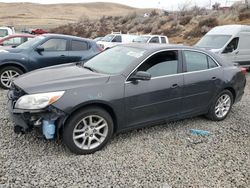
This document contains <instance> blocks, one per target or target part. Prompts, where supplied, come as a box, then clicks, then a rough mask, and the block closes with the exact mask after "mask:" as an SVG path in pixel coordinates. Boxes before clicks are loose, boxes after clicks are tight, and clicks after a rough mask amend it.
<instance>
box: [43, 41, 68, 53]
mask: <svg viewBox="0 0 250 188" xmlns="http://www.w3.org/2000/svg"><path fill="white" fill-rule="evenodd" d="M41 47H43V48H44V51H66V47H67V40H65V39H49V40H48V41H46V42H45V43H43V44H42V45H41Z"/></svg>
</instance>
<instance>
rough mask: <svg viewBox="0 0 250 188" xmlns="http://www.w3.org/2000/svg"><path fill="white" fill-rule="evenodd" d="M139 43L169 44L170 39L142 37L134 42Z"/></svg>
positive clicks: (150, 36) (152, 36)
mask: <svg viewBox="0 0 250 188" xmlns="http://www.w3.org/2000/svg"><path fill="white" fill-rule="evenodd" d="M133 42H138V43H160V44H168V43H169V42H168V37H166V36H162V35H141V36H138V37H137V38H135V39H134V40H133Z"/></svg>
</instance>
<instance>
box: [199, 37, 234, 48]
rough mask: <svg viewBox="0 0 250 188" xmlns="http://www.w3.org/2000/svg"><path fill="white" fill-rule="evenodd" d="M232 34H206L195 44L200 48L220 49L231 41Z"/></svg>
mask: <svg viewBox="0 0 250 188" xmlns="http://www.w3.org/2000/svg"><path fill="white" fill-rule="evenodd" d="M231 37H232V36H231V35H205V36H204V37H202V38H201V40H200V41H199V42H198V43H197V44H196V45H195V46H197V47H200V48H209V49H220V48H222V47H223V46H225V44H226V43H227V42H228V41H229V39H230V38H231Z"/></svg>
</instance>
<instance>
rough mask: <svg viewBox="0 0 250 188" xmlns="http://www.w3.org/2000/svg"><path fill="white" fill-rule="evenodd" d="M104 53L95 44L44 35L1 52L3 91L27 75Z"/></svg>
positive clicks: (71, 38) (0, 73) (0, 85)
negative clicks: (34, 71)
mask: <svg viewBox="0 0 250 188" xmlns="http://www.w3.org/2000/svg"><path fill="white" fill-rule="evenodd" d="M101 50H102V49H101V48H100V47H99V46H98V45H97V44H96V43H95V41H92V40H89V39H84V38H80V37H74V36H68V35H58V34H44V35H40V36H37V37H36V38H34V39H31V40H29V41H27V42H25V43H23V44H21V45H20V46H18V47H16V48H14V49H8V50H0V87H1V88H4V89H8V88H9V87H10V85H11V82H12V80H13V79H14V78H15V77H17V76H19V75H21V74H23V73H26V72H28V71H31V70H34V69H38V68H42V67H48V66H53V65H57V64H63V63H69V62H74V61H81V60H86V59H89V58H91V57H93V56H94V55H96V54H97V53H99V52H100V51H101Z"/></svg>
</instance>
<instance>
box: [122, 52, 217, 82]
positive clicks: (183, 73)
mask: <svg viewBox="0 0 250 188" xmlns="http://www.w3.org/2000/svg"><path fill="white" fill-rule="evenodd" d="M180 50H181V51H193V52H199V53H203V54H205V55H207V56H209V57H210V58H211V59H212V60H213V61H214V62H215V63H216V64H217V67H214V68H211V69H204V70H198V71H191V72H182V73H177V74H170V75H165V76H157V77H153V78H151V80H153V79H158V78H164V77H171V76H176V75H185V74H192V73H197V72H204V71H210V70H214V69H217V68H220V67H221V65H220V64H219V63H218V62H217V60H216V59H214V57H212V56H211V55H209V54H208V53H206V52H203V51H199V50H195V49H185V48H184V49H164V50H158V51H156V52H154V53H152V54H150V55H149V56H148V57H146V58H145V59H144V60H143V61H142V62H141V63H140V64H139V65H137V66H136V67H135V68H134V69H133V71H131V73H130V74H129V75H128V76H127V78H126V81H125V84H126V83H131V81H128V78H129V77H130V76H131V74H132V73H133V72H134V71H135V70H136V69H137V68H138V67H139V66H141V65H142V64H143V63H144V62H145V61H147V60H148V59H149V58H150V57H152V56H153V55H155V54H157V53H160V52H167V51H180ZM178 62H179V61H178Z"/></svg>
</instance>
